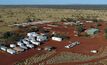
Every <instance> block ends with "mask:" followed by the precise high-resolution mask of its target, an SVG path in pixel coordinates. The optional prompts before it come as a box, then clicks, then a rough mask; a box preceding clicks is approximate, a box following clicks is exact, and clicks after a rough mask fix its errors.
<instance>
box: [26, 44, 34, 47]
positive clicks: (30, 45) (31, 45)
mask: <svg viewBox="0 0 107 65" xmlns="http://www.w3.org/2000/svg"><path fill="white" fill-rule="evenodd" d="M26 46H27V47H29V48H34V45H33V44H27V45H26Z"/></svg>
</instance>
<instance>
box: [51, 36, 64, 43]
mask: <svg viewBox="0 0 107 65" xmlns="http://www.w3.org/2000/svg"><path fill="white" fill-rule="evenodd" d="M52 40H55V41H59V42H61V41H62V40H63V39H62V38H61V37H55V36H54V37H52Z"/></svg>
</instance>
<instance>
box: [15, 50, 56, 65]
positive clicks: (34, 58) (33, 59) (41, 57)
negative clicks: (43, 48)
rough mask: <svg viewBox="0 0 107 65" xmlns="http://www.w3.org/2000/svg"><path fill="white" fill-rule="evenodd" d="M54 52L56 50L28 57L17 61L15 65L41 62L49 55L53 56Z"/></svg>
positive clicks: (30, 64) (31, 64) (41, 64)
mask: <svg viewBox="0 0 107 65" xmlns="http://www.w3.org/2000/svg"><path fill="white" fill-rule="evenodd" d="M54 53H55V51H52V52H47V53H45V54H42V55H35V56H32V57H30V58H28V59H25V60H23V61H20V62H18V63H16V64H15V65H33V64H36V63H39V62H40V61H43V60H44V59H46V58H47V57H49V56H51V55H52V54H54ZM43 64H44V63H40V64H39V65H43Z"/></svg>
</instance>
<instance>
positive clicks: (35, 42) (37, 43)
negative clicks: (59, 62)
mask: <svg viewBox="0 0 107 65" xmlns="http://www.w3.org/2000/svg"><path fill="white" fill-rule="evenodd" d="M30 42H31V43H32V44H34V45H40V42H37V41H33V40H30Z"/></svg>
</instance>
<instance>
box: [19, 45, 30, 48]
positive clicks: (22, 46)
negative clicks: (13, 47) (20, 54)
mask: <svg viewBox="0 0 107 65" xmlns="http://www.w3.org/2000/svg"><path fill="white" fill-rule="evenodd" d="M19 47H21V48H23V49H28V48H27V47H26V46H24V45H21V46H19Z"/></svg>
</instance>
